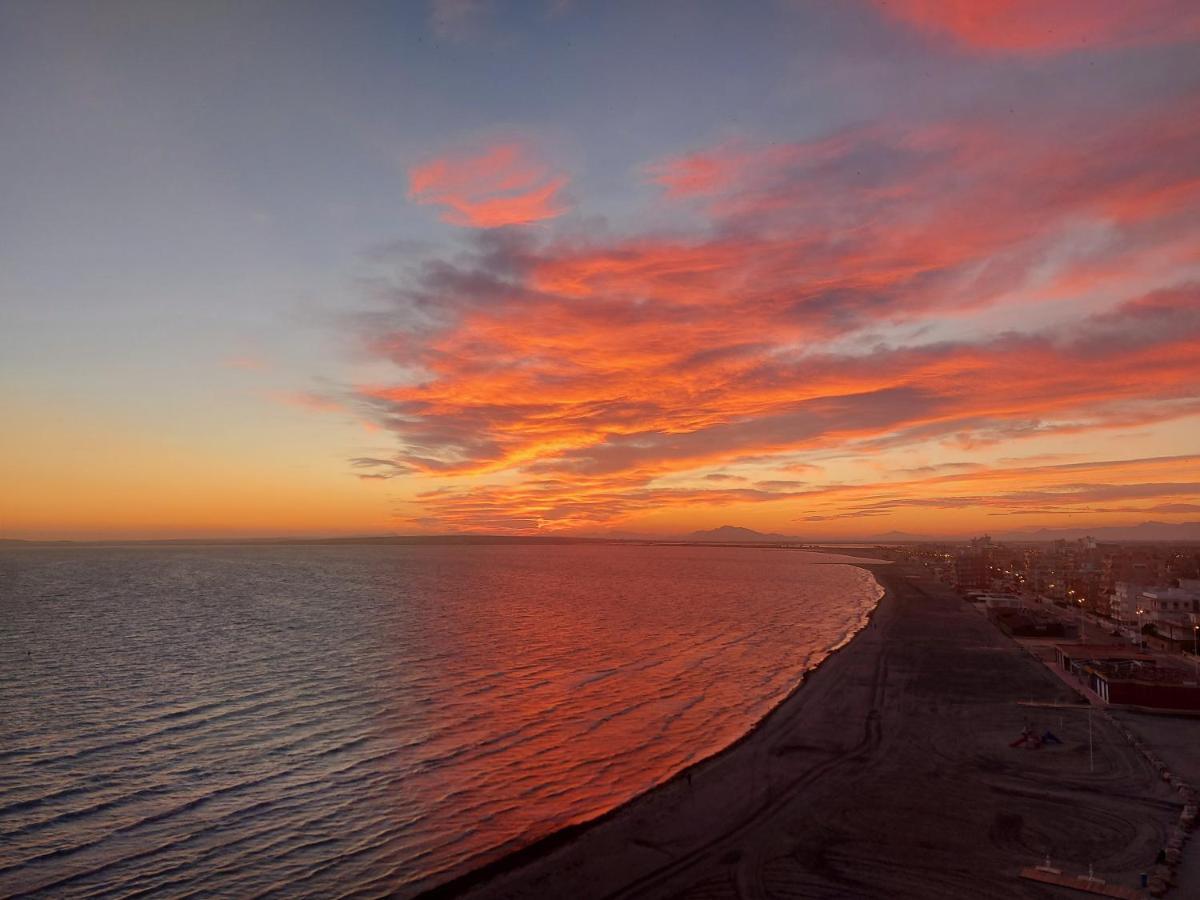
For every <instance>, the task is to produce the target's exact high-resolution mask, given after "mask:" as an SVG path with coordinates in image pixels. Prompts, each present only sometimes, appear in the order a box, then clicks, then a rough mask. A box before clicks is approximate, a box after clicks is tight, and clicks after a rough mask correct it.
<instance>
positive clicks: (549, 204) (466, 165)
mask: <svg viewBox="0 0 1200 900" xmlns="http://www.w3.org/2000/svg"><path fill="white" fill-rule="evenodd" d="M567 181H568V180H567V178H566V177H565V176H563V175H560V174H557V173H555V172H554V171H553V170H552V169H551V168H550V167H549V166H548V165H547V164H546V163H544V162H541V161H540V160H538V159H537V158H536V157H535V156H534V155H533V154H532V152H531V151H530V150H529V148H527V147H526V146H524V145H522V144H520V143H503V144H496V145H494V146H492V147H489V148H487V149H485V150H482V151H479V152H477V153H470V154H464V155H449V156H442V157H439V158H437V159H434V160H432V161H431V162H427V163H424V164H422V165H420V166H416V167H414V168H413V169H411V170H410V171H409V197H410V198H411V199H412V200H413V201H415V202H417V203H421V204H429V205H434V206H441V207H443V212H442V219H443V221H446V222H450V223H451V224H454V225H462V226H466V227H470V228H498V227H501V226H504V225H524V224H528V223H530V222H538V221H541V220H543V219H552V218H555V217H556V216H560V215H562V214H563V213H564V212H566V210H567V206H566V204H565V202H564V201H563V200H562V197H561V193H562V190H563V188H565V187H566V185H567Z"/></svg>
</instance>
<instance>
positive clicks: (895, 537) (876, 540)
mask: <svg viewBox="0 0 1200 900" xmlns="http://www.w3.org/2000/svg"><path fill="white" fill-rule="evenodd" d="M940 540H942V538H938V537H930V536H929V535H927V534H912V533H911V532H908V531H888V532H885V533H884V534H876V535H871V536H869V537H864V538H858V539H856V540H854V541H853V542H852V543H860V544H904V543H913V542H920V541H940Z"/></svg>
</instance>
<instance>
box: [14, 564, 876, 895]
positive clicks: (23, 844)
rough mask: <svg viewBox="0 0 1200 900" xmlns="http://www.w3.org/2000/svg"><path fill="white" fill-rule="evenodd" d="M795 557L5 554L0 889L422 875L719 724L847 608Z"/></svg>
mask: <svg viewBox="0 0 1200 900" xmlns="http://www.w3.org/2000/svg"><path fill="white" fill-rule="evenodd" d="M822 559H836V557H822V556H821V555H819V554H803V553H798V552H792V551H779V550H759V549H743V548H718V547H711V548H708V547H636V546H550V547H547V546H475V547H461V546H422V547H413V546H337V547H330V546H320V547H312V546H303V547H302V546H285V547H246V546H241V547H168V548H164V547H149V546H131V547H114V548H101V549H92V548H87V549H84V548H52V549H45V548H38V549H10V550H4V551H0V896H7V895H11V894H17V893H26V892H33V893H44V894H46V895H54V896H64V895H65V896H90V895H97V894H103V895H105V896H134V895H136V894H139V893H141V892H151V891H153V892H155V893H156V894H159V895H164V896H178V897H183V896H188V895H192V894H196V893H206V894H212V893H217V894H222V895H226V896H239V897H250V896H259V895H265V894H272V893H277V894H282V895H287V896H302V895H320V896H341V895H345V894H355V895H361V896H370V895H375V894H385V893H388V892H394V891H399V892H400V893H401V894H412V893H416V892H417V891H418V890H419V889H421V888H424V887H429V886H431V885H432V884H434V883H436V882H438V881H439V880H442V879H443V878H445V877H446V873H457V872H461V871H463V870H465V869H467V868H470V867H471V866H474V865H478V864H481V863H482V862H485V861H487V860H489V859H492V858H495V857H496V856H499V855H500V854H502V853H504V852H507V851H510V850H513V849H516V848H518V847H520V846H523V845H525V844H528V843H530V842H532V841H533V840H536V839H537V838H538V837H540V836H543V835H545V834H547V833H549V832H551V831H553V830H555V829H556V828H559V827H561V826H563V825H566V824H569V823H572V822H577V821H581V820H584V819H588V818H591V817H593V816H595V815H597V814H599V813H601V812H603V811H605V810H607V809H609V808H611V807H612V806H614V805H616V804H618V803H620V802H622V801H624V800H627V799H628V798H630V797H632V796H634V795H635V794H638V793H640V792H642V791H644V790H645V789H647V788H649V787H651V786H652V785H654V784H656V783H659V782H661V781H663V780H665V779H667V778H668V777H670V776H671V775H672V774H673V773H675V772H677V771H678V770H679V769H681V768H682V767H684V766H686V765H688V764H689V763H691V762H693V761H695V760H697V759H699V758H701V757H704V756H707V755H709V754H711V753H713V752H714V751H716V750H718V749H720V748H721V747H723V746H725V745H727V744H728V743H730V742H731V741H733V740H734V739H736V738H737V737H738V736H739V735H740V734H742V733H743V732H744V731H745V730H746V729H747V728H748V727H750V726H751V725H752V724H753V723H754V722H755V721H756V720H758V719H759V718H760V717H761V716H762V715H764V714H765V713H766V712H767V711H768V710H769V709H770V708H771V707H772V706H773V705H774V704H775V703H777V702H778V701H779V700H780V699H781V698H782V697H783V696H784V695H785V694H786V693H787V692H788V691H789V690H791V689H792V688H793V687H794V685H795V684H796V683H797V682H798V680H799V679H800V677H801V675H802V674H803V672H804V671H805V669H806V668H808V667H811V666H813V665H815V664H816V663H818V662H819V661H820V660H821V659H822V658H823V657H824V656H825V655H827V653H828V652H829V651H830V649H831V648H833V647H835V646H837V645H839V644H841V643H842V642H844V641H845V640H846V639H847V638H848V636H849V635H850V634H851V633H852V632H853V631H854V630H855V629H856V628H857V627H859V626H860V625H861V624H862V622H863V620H864V617H865V615H866V614H867V612H868V611H869V610H870V609H871V608H872V607H873V605H874V604H875V602H876V601H877V599H878V597H879V595H880V593H881V591H880V589H879V587H878V585H877V584H876V583H875V581H874V579H873V578H872V577H871V576H870V574H869V573H867V572H865V571H864V570H862V569H859V568H855V567H852V566H848V565H840V564H814V560H822Z"/></svg>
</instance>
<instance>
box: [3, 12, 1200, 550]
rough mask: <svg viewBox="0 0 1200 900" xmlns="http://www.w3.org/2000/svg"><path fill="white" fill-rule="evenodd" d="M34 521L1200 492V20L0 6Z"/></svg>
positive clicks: (207, 525) (918, 520) (906, 522)
mask: <svg viewBox="0 0 1200 900" xmlns="http://www.w3.org/2000/svg"><path fill="white" fill-rule="evenodd" d="M0 412H2V414H3V428H2V429H0V537H10V538H132V537H202V536H213V535H229V536H264V535H344V534H381V533H402V534H407V533H442V532H459V531H487V532H499V531H503V532H523V533H557V532H563V533H576V534H591V535H603V534H676V533H680V532H687V531H691V530H693V529H698V528H711V527H714V526H717V525H721V524H726V523H731V524H738V525H743V526H747V527H753V528H757V529H759V530H763V531H773V532H784V533H788V534H796V535H800V536H812V537H855V536H860V535H870V534H879V533H882V532H886V531H889V530H892V529H902V530H905V531H909V532H917V533H925V534H939V535H945V534H956V535H969V534H973V533H982V532H985V531H986V532H990V533H993V534H998V533H1002V532H1005V531H1011V530H1016V529H1027V528H1031V527H1051V528H1055V527H1067V526H1070V527H1080V526H1088V527H1091V526H1097V527H1099V526H1103V525H1117V524H1132V523H1138V522H1143V521H1149V520H1154V521H1161V522H1186V521H1198V520H1200V4H1198V3H1196V2H1195V0H1139V2H1136V3H1132V2H1127V0H1060V2H1055V0H879V2H872V0H844V2H838V3H831V2H824V0H812V2H786V0H771V2H763V3H675V2H661V3H611V2H599V0H548V2H544V3H543V2H521V3H504V2H499V0H495V2H489V0H435V2H430V3H418V2H411V3H395V4H388V3H365V2H364V3H359V2H346V3H292V2H289V3H251V4H246V3H219V2H192V3H171V2H142V3H120V2H98V3H91V4H84V3H77V2H38V3H7V4H3V5H0Z"/></svg>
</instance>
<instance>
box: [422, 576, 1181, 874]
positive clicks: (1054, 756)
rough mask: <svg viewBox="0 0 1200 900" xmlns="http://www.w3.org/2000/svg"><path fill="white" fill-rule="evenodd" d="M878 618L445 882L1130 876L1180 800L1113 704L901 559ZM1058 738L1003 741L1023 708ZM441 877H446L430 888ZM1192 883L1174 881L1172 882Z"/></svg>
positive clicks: (1163, 834) (1028, 721)
mask: <svg viewBox="0 0 1200 900" xmlns="http://www.w3.org/2000/svg"><path fill="white" fill-rule="evenodd" d="M875 571H876V572H877V574H878V577H879V578H880V579H881V581H882V582H883V583H884V584H885V586H886V587H887V588H888V595H887V597H886V598H885V600H884V601H883V602H882V603H881V605H880V607H879V609H878V611H877V613H876V615H875V618H874V621H873V624H872V625H871V626H869V627H868V628H867V629H866V630H865V631H863V632H862V633H861V634H860V635H859V636H858V637H857V638H856V639H855V640H854V641H852V642H851V643H850V644H849V645H848V646H847V647H846V648H844V649H843V650H842V651H840V652H839V653H837V654H836V655H835V656H834V657H833V658H832V659H830V660H829V661H828V662H827V663H826V664H825V665H823V666H821V667H820V668H819V669H818V670H817V671H816V672H815V673H813V674H812V676H811V677H810V678H809V679H808V680H807V683H806V684H805V685H804V686H803V687H802V688H800V689H799V690H798V691H797V692H796V693H794V694H793V695H792V696H791V697H790V698H789V699H788V700H787V701H785V702H784V703H783V704H782V705H781V706H780V707H779V708H778V709H777V710H776V711H775V713H774V714H773V715H772V716H771V717H769V718H768V720H767V721H766V722H765V723H764V724H763V725H762V726H761V727H760V728H759V729H758V730H756V731H755V732H754V733H753V734H751V735H750V736H749V737H747V738H746V739H744V740H743V741H742V742H740V743H739V744H738V745H736V746H735V747H734V748H732V749H730V750H729V751H727V752H725V753H723V754H721V755H720V756H718V757H716V758H714V759H711V760H709V761H707V762H705V763H701V764H700V765H698V766H697V767H695V768H694V769H693V770H692V772H691V773H690V775H681V776H680V777H677V778H676V779H674V780H673V781H672V782H670V783H669V784H666V785H663V786H662V787H660V788H658V789H656V790H654V791H651V792H650V793H648V794H646V795H644V796H642V797H641V798H639V799H637V800H635V801H633V802H631V803H630V804H627V805H626V806H624V807H622V808H621V809H620V810H618V811H616V812H615V813H614V814H611V815H610V816H608V817H606V818H605V819H603V820H601V821H599V822H597V823H594V824H592V825H591V826H587V827H584V828H581V829H578V830H576V831H574V832H572V833H570V834H568V835H565V836H564V835H560V836H558V837H556V838H551V839H549V840H547V841H544V842H542V843H541V844H539V845H535V846H534V847H532V848H530V849H529V850H528V851H526V852H524V853H521V854H518V855H517V856H516V857H511V858H509V859H507V860H504V861H501V862H500V863H498V864H495V865H493V866H490V867H488V868H487V869H485V870H482V871H480V872H477V873H475V874H473V875H471V876H467V877H466V878H464V879H460V880H459V881H458V882H456V883H454V884H452V885H449V886H447V887H448V889H447V890H446V891H445V893H446V894H448V895H449V894H465V895H467V896H470V897H477V898H502V897H580V898H583V897H614V896H615V897H675V896H686V897H709V898H725V897H729V898H732V897H743V898H746V897H828V898H833V897H881V898H882V897H888V898H893V897H947V898H950V897H954V898H961V897H981V898H991V897H994V898H1008V897H1014V896H1018V897H1067V896H1075V897H1079V896H1084V895H1082V894H1079V893H1076V892H1074V891H1071V890H1067V889H1063V888H1055V887H1050V886H1048V885H1043V884H1038V883H1035V882H1032V881H1029V880H1026V879H1023V878H1022V877H1021V874H1020V873H1021V870H1022V869H1023V868H1026V867H1030V866H1036V865H1038V864H1040V863H1043V862H1044V860H1045V857H1046V855H1047V854H1049V855H1050V858H1051V863H1052V865H1053V866H1054V867H1055V868H1058V869H1061V870H1063V871H1064V872H1065V873H1067V874H1070V875H1076V874H1080V873H1087V872H1088V869H1089V866H1091V867H1092V870H1093V871H1094V872H1095V874H1096V876H1098V877H1100V878H1103V879H1105V880H1106V881H1107V883H1108V884H1109V885H1113V886H1118V885H1119V886H1122V887H1125V888H1133V887H1135V886H1137V885H1138V883H1139V878H1138V876H1139V873H1141V872H1147V871H1149V870H1150V869H1151V867H1152V866H1153V864H1154V861H1155V857H1156V855H1157V854H1158V852H1159V850H1160V849H1161V848H1162V847H1163V846H1164V845H1165V842H1166V840H1167V837H1168V833H1169V830H1170V828H1171V826H1172V825H1173V824H1174V822H1175V820H1176V818H1177V816H1178V814H1179V809H1180V805H1181V804H1180V800H1179V798H1178V796H1176V795H1175V794H1174V793H1173V792H1172V791H1171V790H1170V789H1169V788H1167V787H1166V786H1165V785H1164V784H1163V783H1162V781H1161V779H1159V778H1158V776H1157V774H1156V773H1155V772H1154V771H1153V769H1152V768H1151V767H1150V766H1149V765H1148V764H1147V762H1146V761H1145V759H1144V758H1143V757H1142V756H1141V755H1139V754H1138V753H1137V752H1136V751H1135V750H1134V749H1133V748H1132V747H1131V746H1130V744H1129V742H1128V741H1127V740H1126V738H1125V737H1124V736H1122V735H1121V734H1120V733H1119V732H1118V731H1117V729H1116V728H1115V727H1114V726H1113V725H1112V724H1111V723H1109V722H1107V721H1105V720H1103V719H1102V718H1101V717H1099V716H1097V717H1094V721H1093V723H1092V726H1093V729H1094V730H1093V734H1092V749H1093V753H1094V765H1093V767H1092V768H1091V769H1090V768H1089V743H1088V715H1087V712H1086V710H1087V708H1088V707H1087V704H1083V703H1080V702H1079V698H1078V696H1077V695H1076V694H1075V693H1074V691H1072V690H1071V689H1070V687H1068V686H1067V685H1066V684H1064V683H1063V682H1062V681H1061V680H1059V679H1058V678H1056V677H1055V676H1054V675H1053V674H1052V673H1051V672H1050V671H1049V670H1048V669H1046V668H1045V667H1044V666H1042V665H1040V664H1038V663H1037V662H1036V661H1035V660H1034V659H1033V658H1032V657H1031V656H1029V655H1028V654H1027V653H1025V652H1024V651H1023V650H1022V649H1021V648H1020V647H1018V646H1017V645H1016V644H1015V643H1014V642H1013V641H1011V640H1010V639H1009V638H1007V637H1005V636H1004V635H1002V634H1001V633H999V632H998V631H997V630H996V629H995V628H994V627H993V626H992V625H991V624H990V623H989V622H988V621H987V620H986V619H985V618H984V617H983V616H981V615H979V614H978V613H976V612H975V611H973V610H972V609H970V607H969V605H968V604H966V603H964V602H962V601H961V600H959V599H958V598H957V597H956V596H954V595H953V594H952V593H951V592H950V591H949V590H948V589H946V588H944V587H940V586H937V585H934V584H932V583H930V582H928V581H925V580H922V579H920V578H918V577H917V573H916V570H912V569H906V568H902V567H899V566H894V567H887V566H885V567H878V568H875ZM1030 725H1031V726H1033V728H1034V729H1035V730H1036V731H1038V732H1039V733H1041V732H1042V731H1044V730H1050V731H1052V732H1054V733H1055V734H1056V735H1057V736H1058V737H1059V738H1060V739H1061V740H1062V744H1061V745H1052V746H1050V747H1047V748H1045V749H1041V750H1036V751H1030V750H1021V749H1014V748H1011V747H1010V746H1009V745H1010V743H1011V742H1012V741H1013V740H1014V739H1015V738H1017V737H1019V736H1020V734H1021V732H1022V731H1023V730H1024V729H1025V728H1026V727H1027V726H1030ZM439 893H441V892H439ZM1183 893H1184V892H1181V894H1180V895H1181V896H1182V895H1183Z"/></svg>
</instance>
